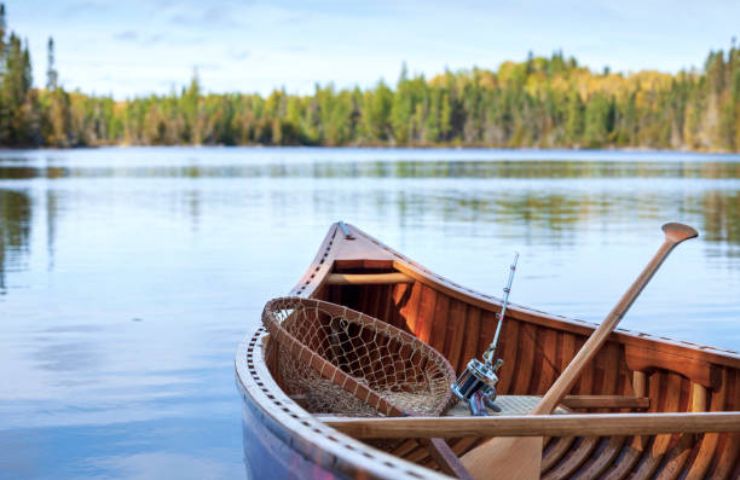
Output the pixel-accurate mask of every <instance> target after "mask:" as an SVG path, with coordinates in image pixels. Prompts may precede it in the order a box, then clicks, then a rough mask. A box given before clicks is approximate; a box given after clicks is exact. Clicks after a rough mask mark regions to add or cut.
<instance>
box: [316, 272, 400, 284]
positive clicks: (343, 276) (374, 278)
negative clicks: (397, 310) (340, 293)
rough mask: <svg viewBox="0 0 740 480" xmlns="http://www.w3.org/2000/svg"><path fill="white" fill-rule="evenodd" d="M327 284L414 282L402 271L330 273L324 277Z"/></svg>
mask: <svg viewBox="0 0 740 480" xmlns="http://www.w3.org/2000/svg"><path fill="white" fill-rule="evenodd" d="M326 283H327V284H329V285H387V284H397V283H414V279H413V278H411V277H409V276H407V275H405V274H403V273H363V274H360V273H332V274H331V275H329V276H328V277H327V279H326Z"/></svg>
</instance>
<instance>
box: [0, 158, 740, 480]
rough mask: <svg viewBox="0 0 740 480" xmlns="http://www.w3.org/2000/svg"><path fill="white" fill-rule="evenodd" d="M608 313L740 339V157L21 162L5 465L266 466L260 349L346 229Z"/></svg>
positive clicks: (646, 324) (529, 295) (14, 168)
mask: <svg viewBox="0 0 740 480" xmlns="http://www.w3.org/2000/svg"><path fill="white" fill-rule="evenodd" d="M340 219H343V220H345V221H347V222H350V223H352V224H354V225H356V226H358V227H360V228H362V229H364V230H365V231H367V232H368V233H370V234H371V235H373V236H375V237H378V238H380V239H381V240H383V241H385V243H387V244H389V245H390V246H392V247H395V248H396V249H398V250H400V251H401V252H403V253H405V254H407V255H409V256H410V257H411V258H414V259H416V260H417V261H419V262H421V263H422V264H425V265H426V266H428V267H430V268H431V269H432V270H435V271H436V272H438V273H441V274H443V275H446V276H448V277H450V278H451V279H453V280H455V281H457V282H459V283H462V284H464V285H467V286H470V287H473V288H475V289H478V290H481V291H484V292H487V293H493V294H496V295H499V294H500V291H501V288H502V287H503V284H504V282H505V279H506V275H507V273H508V264H509V263H510V261H511V258H512V255H513V252H514V251H515V250H517V251H519V252H520V253H521V259H520V265H519V270H518V273H517V277H516V279H515V281H514V288H513V292H512V295H511V299H512V301H514V302H516V303H522V304H526V305H530V306H533V307H536V308H539V309H543V310H546V311H550V312H553V313H559V314H564V315H568V316H574V317H578V318H581V319H584V320H589V321H594V322H598V321H600V319H601V318H602V317H603V316H604V315H605V314H606V313H607V312H608V311H609V309H610V308H611V306H612V305H613V303H615V302H616V300H617V299H618V298H619V296H620V295H621V294H622V292H623V291H624V289H625V288H626V287H627V286H628V285H629V284H630V283H631V281H632V280H633V278H634V277H635V275H636V274H637V273H638V272H639V271H640V270H641V269H642V267H643V266H644V264H645V263H646V261H647V260H648V259H649V258H650V257H651V256H652V255H653V253H654V251H655V249H656V248H657V246H658V245H659V244H660V242H661V241H662V233H661V232H660V225H661V224H662V223H664V222H667V221H681V222H685V223H689V224H691V225H693V226H695V227H696V228H697V229H698V230H699V231H700V232H701V235H702V236H701V238H700V239H699V240H694V241H691V242H687V243H685V244H683V245H681V246H680V247H679V248H678V249H677V250H676V251H675V252H674V253H673V254H672V256H671V258H669V259H668V261H667V262H666V264H665V265H664V267H663V268H662V270H661V271H660V272H659V273H658V275H657V276H656V277H655V279H654V280H653V282H652V283H651V284H650V286H649V287H648V288H647V290H646V291H645V293H644V294H643V296H642V297H641V299H640V300H639V301H638V302H637V303H636V304H635V306H634V307H633V309H632V311H631V312H630V313H629V315H628V317H627V318H625V320H624V321H623V324H622V326H623V327H625V328H629V329H635V330H642V331H648V332H651V333H655V334H659V335H664V336H668V337H674V338H679V339H683V340H688V341H692V342H697V343H702V344H710V345H715V346H719V347H724V348H728V349H733V350H739V349H740V156H737V155H735V156H731V155H725V156H723V155H695V154H674V153H615V152H571V151H547V152H545V151H505V150H437V149H433V150H375V149H272V148H233V149H231V148H229V149H226V148H163V149H155V148H151V149H99V150H84V151H31V152H23V151H12V152H2V153H0V379H2V381H0V477H3V478H20V477H24V478H48V477H54V478H77V477H101V478H111V477H125V478H131V477H135V478H224V477H235V478H238V477H240V476H241V477H243V476H245V465H244V463H243V454H242V444H241V442H242V440H241V423H240V422H241V410H240V409H241V404H240V397H239V395H238V393H237V390H236V387H235V381H234V373H233V354H234V351H235V349H236V346H237V344H238V342H239V341H240V340H241V339H242V337H243V336H244V335H246V334H247V333H249V332H251V331H252V330H253V329H254V328H255V326H256V325H257V323H258V321H259V320H258V319H259V316H258V314H259V312H260V310H261V307H262V305H263V303H264V302H265V301H266V300H267V299H268V298H270V297H272V296H277V295H280V294H284V293H286V292H287V291H288V290H289V289H290V288H291V287H292V285H293V283H294V282H296V281H297V279H298V278H299V277H300V275H301V274H302V273H303V269H304V268H305V267H306V266H307V265H308V263H309V262H310V260H311V259H312V258H313V255H314V253H315V250H316V249H317V248H318V246H319V243H320V242H321V240H322V239H323V236H324V234H325V233H326V230H327V228H328V227H329V225H330V224H331V222H334V221H336V220H340Z"/></svg>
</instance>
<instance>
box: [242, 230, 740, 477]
mask: <svg viewBox="0 0 740 480" xmlns="http://www.w3.org/2000/svg"><path fill="white" fill-rule="evenodd" d="M349 228H350V229H351V231H352V233H353V236H354V237H355V240H346V239H345V238H343V236H342V235H341V233H337V232H335V231H334V230H332V232H331V233H330V235H328V236H327V238H326V239H325V241H324V243H323V244H322V248H321V249H320V251H319V253H318V255H317V257H316V260H315V261H314V263H313V264H312V265H311V266H310V267H309V270H308V271H307V273H306V275H304V277H303V279H302V280H301V282H299V284H298V285H297V286H296V287H295V288H294V290H293V291H292V292H291V293H293V294H296V295H300V296H309V297H316V298H320V299H325V300H329V301H333V302H336V303H340V304H344V305H347V306H349V307H351V308H355V309H357V310H360V311H363V312H365V313H367V314H369V315H371V316H374V317H377V318H380V319H382V320H384V321H387V322H389V323H391V324H393V325H395V326H397V327H399V328H402V329H404V330H406V331H407V332H409V333H412V334H414V335H416V336H417V337H419V338H420V339H422V340H423V341H425V342H427V343H429V344H430V345H432V346H433V347H434V348H436V349H438V350H439V351H440V352H442V353H443V354H444V355H445V356H446V357H447V358H448V360H449V361H450V363H451V364H452V366H453V368H455V369H456V370H457V371H458V372H460V371H461V370H462V369H463V368H464V367H465V364H466V362H467V361H468V360H469V359H470V358H471V357H472V356H479V355H480V354H481V353H482V351H483V348H484V347H485V345H487V343H488V342H489V341H490V334H491V332H492V331H493V330H494V329H495V324H496V318H495V313H496V312H497V311H498V309H499V308H500V302H499V301H498V300H497V299H495V298H493V297H488V296H486V295H482V294H479V293H477V292H474V291H471V290H468V289H466V288H465V287H462V286H460V285H457V284H455V283H453V282H450V281H448V280H446V279H444V278H441V277H438V276H436V275H435V274H433V273H432V272H429V271H428V270H426V269H424V267H422V266H420V265H418V264H416V263H414V262H413V261H412V260H411V259H409V258H407V257H404V256H403V255H401V254H399V253H398V252H395V251H393V250H391V249H389V248H388V247H386V246H385V245H383V244H381V243H380V242H378V241H377V240H375V239H373V238H372V237H370V236H368V235H367V234H365V233H364V232H362V231H360V230H358V229H356V228H354V227H352V226H350V227H349ZM335 233H336V234H335ZM395 272H400V273H403V274H404V275H406V276H408V277H409V278H412V279H413V280H414V282H413V283H400V284H377V285H329V284H328V283H327V278H328V275H329V274H332V273H337V274H339V273H341V274H356V275H365V274H367V275H376V274H389V273H395ZM507 319H508V322H507V323H506V324H505V325H504V327H503V332H502V338H501V343H500V345H499V350H498V351H499V352H500V353H501V354H502V356H503V358H504V360H505V365H504V367H503V370H502V371H501V372H500V373H501V380H500V382H499V385H498V387H499V394H517V395H543V394H544V393H545V391H546V390H547V389H548V388H549V386H551V385H552V384H553V383H554V381H555V379H556V378H557V377H558V375H560V373H561V372H562V371H563V369H564V368H565V367H566V366H567V365H568V364H569V362H570V361H571V360H572V359H573V357H574V356H575V354H576V352H577V351H578V349H579V348H580V347H581V346H582V345H583V343H584V341H585V339H586V337H587V336H588V335H589V334H590V333H591V332H593V330H594V326H593V325H591V324H588V323H584V322H579V321H577V320H572V319H565V318H561V317H557V316H554V315H549V314H545V313H542V312H537V311H535V310H532V309H528V308H525V307H521V306H517V305H515V306H512V307H510V310H509V314H507ZM636 352H637V353H636ZM645 352H649V353H647V354H646V353H645ZM646 356H647V357H648V358H647V359H645V357H646ZM237 361H238V359H237ZM695 385H701V386H703V387H704V390H705V391H704V392H699V391H698V390H697V388H698V387H696V386H695ZM568 393H569V394H570V395H580V396H584V395H596V396H600V397H603V396H605V395H611V396H616V397H624V398H635V397H638V398H647V399H648V403H649V406H648V407H647V411H648V412H654V413H660V412H690V411H691V412H693V411H697V410H698V409H699V408H700V407H701V406H702V405H705V406H706V407H705V408H706V411H711V412H723V411H724V412H728V411H737V410H739V409H740V355H739V354H737V353H736V352H730V351H726V350H722V349H717V348H712V347H703V346H700V345H695V344H689V343H685V342H680V341H675V340H670V339H663V338H657V337H654V336H651V335H648V334H642V333H633V332H628V331H625V330H620V329H618V331H617V332H615V333H613V334H612V335H610V336H609V337H608V338H607V341H606V344H605V346H604V347H603V348H602V349H601V350H600V351H599V353H598V354H597V355H596V356H595V358H594V359H593V360H592V361H591V362H590V363H589V364H588V365H586V367H585V370H584V371H583V372H582V374H581V375H580V377H579V379H578V380H577V381H576V383H575V385H574V386H573V388H572V389H571V390H570V391H569V392H568ZM643 404H644V403H643ZM265 408H269V407H268V405H267V404H266V406H265ZM572 408H579V407H572ZM580 408H583V409H587V411H589V412H594V411H595V412H596V413H598V412H600V411H614V412H622V411H631V412H635V411H642V410H644V407H642V406H639V407H638V406H634V407H633V406H630V407H629V408H628V407H627V406H625V408H621V407H619V406H613V407H607V406H606V405H604V406H603V408H602V407H600V406H593V407H588V406H583V407H580ZM582 411H586V410H582ZM315 422H316V424H320V422H319V420H318V419H317V420H315ZM309 423H310V422H309ZM311 425H313V424H311ZM285 428H286V429H288V430H287V431H288V432H290V431H291V429H297V430H296V431H300V430H301V429H302V428H305V429H307V430H308V431H309V432H310V429H311V428H313V427H312V426H301V425H292V426H291V427H290V428H288V427H285ZM324 428H326V427H324ZM308 438H310V436H309V437H308ZM664 439H667V441H666V440H664ZM449 441H450V446H451V447H452V449H453V450H454V451H455V452H456V453H458V454H459V455H462V454H464V453H465V452H467V451H469V450H470V449H472V448H473V447H475V446H476V445H477V443H478V442H477V441H476V440H474V439H471V438H469V437H468V438H457V439H450V440H449ZM402 447H403V448H401V447H399V449H398V450H397V451H396V452H394V453H395V454H397V455H399V456H400V457H403V458H405V459H407V460H411V461H413V462H415V463H417V464H419V465H425V466H428V467H431V468H436V467H435V462H434V461H433V459H432V458H431V457H430V456H429V454H428V450H427V449H426V448H425V447H424V446H422V445H420V444H419V443H418V442H417V441H413V440H409V441H408V442H406V443H405V444H404V445H403V446H402ZM352 448H353V449H355V450H354V451H355V452H357V451H361V449H362V448H363V447H362V446H361V444H360V443H357V442H355V444H354V446H353V447H352ZM357 449H360V450H357ZM542 455H543V460H542V472H541V473H542V476H543V478H548V479H550V478H581V479H586V478H607V479H624V478H651V477H659V478H681V477H683V476H685V477H686V478H696V479H698V478H717V479H735V478H738V475H740V470H739V469H740V466H739V463H738V458H739V457H740V435H738V434H732V433H705V434H688V433H687V434H683V435H682V434H664V435H648V434H645V435H638V436H636V435H623V436H612V437H604V438H601V439H599V438H598V437H583V436H580V435H572V436H570V437H563V436H551V437H550V438H548V439H546V441H545V447H544V450H543V454H542ZM352 458H355V459H356V458H357V457H356V456H355V457H352ZM352 461H355V460H352Z"/></svg>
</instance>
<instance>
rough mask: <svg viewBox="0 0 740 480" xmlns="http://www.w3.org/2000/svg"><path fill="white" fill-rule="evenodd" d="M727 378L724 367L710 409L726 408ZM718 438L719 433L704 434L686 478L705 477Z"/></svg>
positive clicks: (697, 479) (697, 478) (719, 409)
mask: <svg viewBox="0 0 740 480" xmlns="http://www.w3.org/2000/svg"><path fill="white" fill-rule="evenodd" d="M727 380H728V375H727V369H726V368H723V369H722V387H721V388H720V389H719V390H718V391H717V392H715V393H714V394H713V395H712V400H711V406H710V410H711V411H713V412H717V411H722V410H724V407H725V397H726V393H727V388H728V385H727V383H728V382H727ZM718 440H719V434H717V433H707V434H705V435H704V437H703V438H702V439H701V442H700V444H699V450H698V451H697V453H696V456H695V457H694V460H693V461H692V462H691V466H690V467H689V470H688V472H687V473H686V480H699V479H702V478H704V477H705V475H706V473H707V470H708V469H709V464H710V462H711V461H712V458H713V457H714V453H715V451H716V449H717V443H718Z"/></svg>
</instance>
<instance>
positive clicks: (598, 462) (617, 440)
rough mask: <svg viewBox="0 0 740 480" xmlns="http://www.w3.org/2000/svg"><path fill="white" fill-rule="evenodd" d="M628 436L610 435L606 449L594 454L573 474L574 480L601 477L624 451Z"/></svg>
mask: <svg viewBox="0 0 740 480" xmlns="http://www.w3.org/2000/svg"><path fill="white" fill-rule="evenodd" d="M625 440H626V438H625V437H609V438H608V440H606V442H607V443H606V445H605V446H604V449H603V450H602V451H601V452H599V453H598V455H593V456H592V458H591V459H590V461H589V462H588V463H587V464H586V465H584V466H583V467H582V468H581V470H580V471H578V472H577V473H576V474H575V475H573V479H574V480H580V479H584V480H585V479H591V478H601V476H602V474H603V473H604V471H605V470H606V469H607V468H609V466H610V465H612V464H613V463H614V460H615V459H616V458H617V457H618V456H619V453H620V452H621V451H622V447H623V446H624V442H625Z"/></svg>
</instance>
